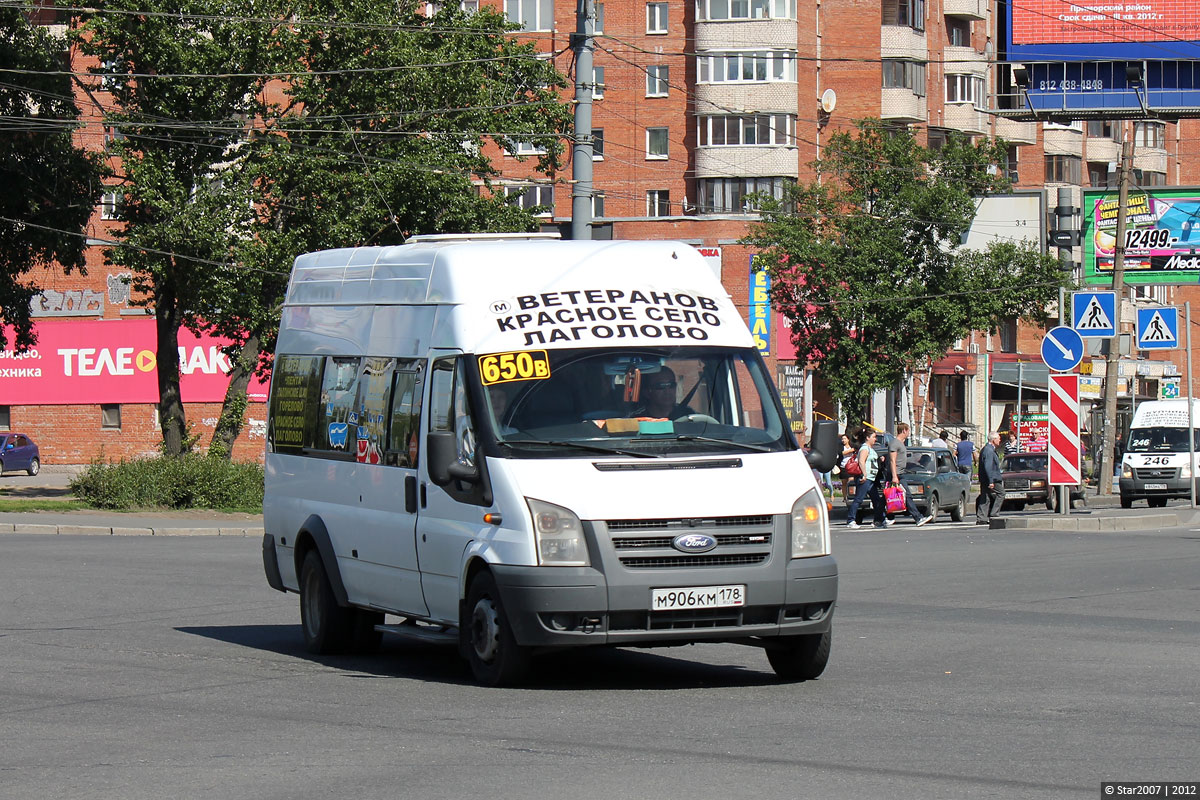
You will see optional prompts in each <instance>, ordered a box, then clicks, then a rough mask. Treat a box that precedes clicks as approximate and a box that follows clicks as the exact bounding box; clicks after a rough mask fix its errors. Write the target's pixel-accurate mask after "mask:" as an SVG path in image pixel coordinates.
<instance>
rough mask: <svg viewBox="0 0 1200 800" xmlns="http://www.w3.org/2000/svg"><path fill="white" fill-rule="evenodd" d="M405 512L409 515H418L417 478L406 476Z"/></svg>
mask: <svg viewBox="0 0 1200 800" xmlns="http://www.w3.org/2000/svg"><path fill="white" fill-rule="evenodd" d="M404 510H405V511H407V512H408V513H409V514H415V513H417V476H416V475H405V476H404Z"/></svg>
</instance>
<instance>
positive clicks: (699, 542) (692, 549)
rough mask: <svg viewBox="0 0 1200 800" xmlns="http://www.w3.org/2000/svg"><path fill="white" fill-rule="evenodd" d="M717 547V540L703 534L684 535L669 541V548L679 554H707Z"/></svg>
mask: <svg viewBox="0 0 1200 800" xmlns="http://www.w3.org/2000/svg"><path fill="white" fill-rule="evenodd" d="M716 546H717V540H716V539H714V538H713V537H711V536H705V535H704V534H703V533H684V534H681V535H679V536H676V537H675V538H674V539H672V540H671V547H674V548H675V549H676V550H678V551H679V552H681V553H707V552H708V551H709V550H712V549H713V548H714V547H716Z"/></svg>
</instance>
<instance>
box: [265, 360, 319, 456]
mask: <svg viewBox="0 0 1200 800" xmlns="http://www.w3.org/2000/svg"><path fill="white" fill-rule="evenodd" d="M324 361H325V359H324V358H321V357H320V356H280V357H279V358H278V359H276V361H275V369H274V371H273V372H272V376H271V409H270V420H271V421H270V425H269V426H268V436H269V437H270V442H271V447H272V448H273V450H274V452H276V453H289V452H290V453H300V452H302V451H304V450H305V449H308V448H311V447H312V446H313V445H314V443H315V442H316V431H317V420H318V417H319V416H320V415H322V414H323V413H324V410H323V409H322V408H320V407H319V406H320V402H319V401H320V388H321V367H322V365H323V363H324Z"/></svg>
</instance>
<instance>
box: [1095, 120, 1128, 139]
mask: <svg viewBox="0 0 1200 800" xmlns="http://www.w3.org/2000/svg"><path fill="white" fill-rule="evenodd" d="M1122 127H1123V123H1120V122H1110V121H1108V120H1102V119H1093V120H1088V124H1087V135H1088V136H1090V137H1091V138H1093V139H1111V140H1112V141H1114V142H1119V141H1121V128H1122Z"/></svg>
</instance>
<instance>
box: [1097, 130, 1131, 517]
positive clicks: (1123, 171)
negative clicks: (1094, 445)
mask: <svg viewBox="0 0 1200 800" xmlns="http://www.w3.org/2000/svg"><path fill="white" fill-rule="evenodd" d="M1132 173H1133V137H1131V136H1130V135H1129V130H1128V125H1127V124H1125V123H1122V125H1121V166H1120V167H1119V170H1118V172H1117V180H1118V182H1119V188H1118V194H1117V198H1118V199H1117V241H1116V244H1115V245H1114V246H1113V273H1112V274H1113V283H1112V285H1113V291H1114V292H1116V295H1117V303H1116V305H1117V312H1116V316H1117V318H1116V320H1114V327H1115V328H1116V335H1115V336H1113V338H1112V339H1110V340H1109V343H1108V358H1107V360H1106V362H1105V365H1104V449H1103V451H1102V459H1101V460H1102V462H1103V466H1104V468H1103V469H1102V470H1101V471H1100V472H1101V474H1100V490H1099V493H1100V494H1111V493H1112V483H1113V471H1114V470H1115V469H1116V454H1117V453H1116V445H1117V367H1118V365H1119V359H1120V355H1121V354H1120V352H1119V351H1120V349H1121V300H1122V297H1123V296H1124V294H1125V210H1126V208H1127V207H1128V205H1129V179H1130V177H1131V175H1132Z"/></svg>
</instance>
